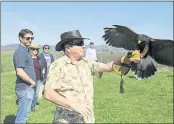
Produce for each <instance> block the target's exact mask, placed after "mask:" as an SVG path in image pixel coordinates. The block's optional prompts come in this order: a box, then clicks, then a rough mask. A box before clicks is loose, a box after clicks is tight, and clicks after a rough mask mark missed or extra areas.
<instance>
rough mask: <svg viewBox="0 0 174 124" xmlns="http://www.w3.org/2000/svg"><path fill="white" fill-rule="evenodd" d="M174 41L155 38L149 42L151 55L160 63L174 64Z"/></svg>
mask: <svg viewBox="0 0 174 124" xmlns="http://www.w3.org/2000/svg"><path fill="white" fill-rule="evenodd" d="M173 49H174V41H172V40H162V39H154V41H152V42H149V53H150V56H151V57H152V58H153V59H154V60H155V61H156V62H158V63H159V64H163V65H167V66H174V63H173V59H174V58H173V57H174V56H173V54H174V50H173Z"/></svg>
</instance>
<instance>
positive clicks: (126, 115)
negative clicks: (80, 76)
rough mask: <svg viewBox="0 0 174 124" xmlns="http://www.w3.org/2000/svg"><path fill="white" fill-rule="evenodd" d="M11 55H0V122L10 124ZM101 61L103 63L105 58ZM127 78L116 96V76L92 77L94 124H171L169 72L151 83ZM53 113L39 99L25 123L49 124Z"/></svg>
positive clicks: (12, 113) (14, 107)
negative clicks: (0, 67)
mask: <svg viewBox="0 0 174 124" xmlns="http://www.w3.org/2000/svg"><path fill="white" fill-rule="evenodd" d="M12 54H13V52H4V53H2V56H1V57H2V58H1V59H2V62H3V73H2V74H1V119H2V120H1V123H4V122H5V123H9V122H14V119H15V114H16V111H17V105H16V103H15V96H16V95H15V91H14V87H15V80H16V77H15V72H14V68H13V63H12ZM107 54H108V53H107ZM108 55H109V54H108ZM56 56H60V54H59V55H56ZM103 61H107V58H105V60H103ZM131 76H132V74H131V73H129V74H128V75H127V76H126V77H124V80H125V85H124V88H125V93H124V94H120V93H119V82H120V77H119V76H117V75H116V74H114V73H104V75H103V77H102V78H101V79H98V78H96V77H94V89H95V90H94V106H95V109H94V111H95V118H96V123H108V122H110V123H172V122H173V74H172V72H171V71H159V72H158V73H157V74H156V75H155V76H153V77H152V79H151V80H143V81H137V80H135V79H134V78H131ZM54 110H55V106H54V104H53V103H51V102H48V101H46V100H45V99H41V100H40V105H39V106H37V111H36V112H35V113H33V112H31V113H30V116H29V120H28V123H51V122H52V119H53V114H54Z"/></svg>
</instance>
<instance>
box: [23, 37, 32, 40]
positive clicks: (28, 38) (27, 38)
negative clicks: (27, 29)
mask: <svg viewBox="0 0 174 124" xmlns="http://www.w3.org/2000/svg"><path fill="white" fill-rule="evenodd" d="M24 39H26V40H30V39H31V40H34V37H24Z"/></svg>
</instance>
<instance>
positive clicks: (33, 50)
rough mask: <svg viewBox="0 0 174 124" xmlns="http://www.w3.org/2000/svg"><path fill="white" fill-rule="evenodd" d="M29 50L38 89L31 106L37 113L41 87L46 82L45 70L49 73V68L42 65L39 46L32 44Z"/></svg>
mask: <svg viewBox="0 0 174 124" xmlns="http://www.w3.org/2000/svg"><path fill="white" fill-rule="evenodd" d="M29 48H30V54H31V56H32V59H33V63H34V70H35V73H36V87H35V92H34V98H33V101H32V104H31V111H33V112H35V111H36V104H39V102H38V93H39V91H40V86H41V84H42V83H43V82H45V81H46V75H45V70H46V71H47V68H45V67H44V64H43V63H42V61H41V60H40V58H39V56H38V54H39V49H40V48H39V46H38V45H37V44H34V43H32V44H31V45H30V47H29Z"/></svg>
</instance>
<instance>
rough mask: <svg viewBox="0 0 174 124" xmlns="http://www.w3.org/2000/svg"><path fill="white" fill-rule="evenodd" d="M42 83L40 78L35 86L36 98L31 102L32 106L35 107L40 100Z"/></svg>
mask: <svg viewBox="0 0 174 124" xmlns="http://www.w3.org/2000/svg"><path fill="white" fill-rule="evenodd" d="M40 85H41V80H38V81H37V82H36V87H35V92H34V98H33V101H32V104H31V107H35V106H36V103H37V101H38V94H39V90H40Z"/></svg>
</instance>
